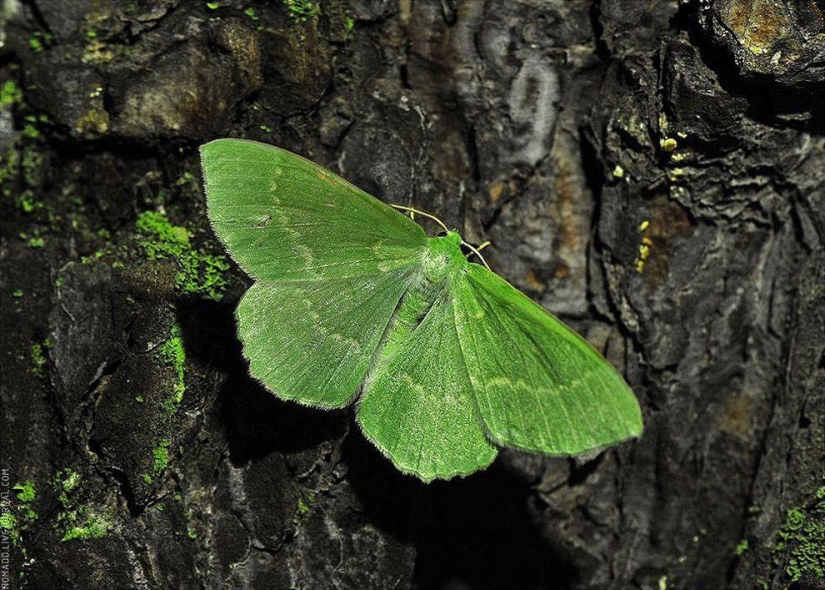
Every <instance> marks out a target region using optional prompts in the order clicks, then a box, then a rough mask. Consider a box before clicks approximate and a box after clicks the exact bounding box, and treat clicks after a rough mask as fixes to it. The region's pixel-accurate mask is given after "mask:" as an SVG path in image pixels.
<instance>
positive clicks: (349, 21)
mask: <svg viewBox="0 0 825 590" xmlns="http://www.w3.org/2000/svg"><path fill="white" fill-rule="evenodd" d="M354 28H355V19H354V18H352V17H351V16H348V17H347V21H346V29H347V33H351V32H352V30H353V29H354Z"/></svg>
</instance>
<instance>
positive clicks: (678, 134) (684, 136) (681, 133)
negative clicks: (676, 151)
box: [676, 131, 687, 139]
mask: <svg viewBox="0 0 825 590" xmlns="http://www.w3.org/2000/svg"><path fill="white" fill-rule="evenodd" d="M676 137H678V138H679V139H687V133H685V132H684V131H677V132H676Z"/></svg>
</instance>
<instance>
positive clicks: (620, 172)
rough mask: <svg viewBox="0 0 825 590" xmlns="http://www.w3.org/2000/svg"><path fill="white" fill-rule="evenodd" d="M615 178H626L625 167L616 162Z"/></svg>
mask: <svg viewBox="0 0 825 590" xmlns="http://www.w3.org/2000/svg"><path fill="white" fill-rule="evenodd" d="M613 178H624V168H622V167H621V166H619V165H618V164H616V167H615V168H613Z"/></svg>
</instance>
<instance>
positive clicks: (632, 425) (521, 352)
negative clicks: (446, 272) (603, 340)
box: [453, 264, 642, 455]
mask: <svg viewBox="0 0 825 590" xmlns="http://www.w3.org/2000/svg"><path fill="white" fill-rule="evenodd" d="M453 289H454V291H455V297H454V298H455V301H456V325H457V327H458V334H459V340H460V342H461V349H462V352H463V354H464V359H465V363H466V366H467V372H468V374H469V376H470V381H471V382H472V385H473V391H474V392H475V398H476V402H477V403H478V408H479V413H480V414H481V419H482V421H483V422H484V427H485V430H486V432H487V434H488V436H489V437H490V440H492V441H493V442H495V443H496V444H498V445H502V446H508V447H516V448H519V449H523V450H526V451H534V452H541V453H546V454H550V455H575V454H578V453H582V452H584V451H587V450H590V449H593V448H597V447H602V446H606V445H609V444H612V443H616V442H619V441H621V440H624V439H626V438H629V437H633V436H639V435H640V434H641V432H642V417H641V412H640V410H639V404H638V402H637V401H636V397H635V396H634V395H633V392H632V391H631V390H630V388H629V387H628V386H627V384H626V383H625V382H624V379H622V378H621V376H620V375H619V374H618V373H617V372H616V371H615V370H614V369H613V367H611V366H610V365H609V364H608V363H607V361H605V360H604V358H602V356H601V355H600V354H599V353H598V352H596V350H595V349H593V347H592V346H591V345H590V344H589V343H587V342H586V341H585V340H584V339H583V338H581V337H580V336H579V335H578V334H576V333H575V332H574V331H573V330H571V329H570V328H568V327H567V326H565V325H564V324H562V323H561V322H560V321H559V320H558V319H556V318H555V317H554V316H552V315H551V314H549V313H547V311H545V310H544V308H542V307H540V306H539V305H538V304H536V303H534V302H533V301H532V300H531V299H529V298H528V297H527V296H525V295H524V294H523V293H521V292H520V291H518V290H517V289H516V288H514V287H513V286H511V285H510V284H509V283H507V282H506V281H505V280H504V279H502V278H501V277H499V276H498V275H496V274H494V273H492V272H490V271H489V270H487V269H486V268H484V267H481V266H479V265H477V264H471V265H469V266H468V269H467V272H466V273H465V274H464V275H463V276H462V278H461V279H459V280H457V281H455V282H454V284H453ZM514 351H517V352H515V353H514Z"/></svg>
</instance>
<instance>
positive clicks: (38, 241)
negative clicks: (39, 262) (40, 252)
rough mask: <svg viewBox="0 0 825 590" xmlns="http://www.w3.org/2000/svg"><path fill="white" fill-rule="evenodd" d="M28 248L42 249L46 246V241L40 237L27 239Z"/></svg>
mask: <svg viewBox="0 0 825 590" xmlns="http://www.w3.org/2000/svg"><path fill="white" fill-rule="evenodd" d="M28 245H29V248H42V247H43V246H45V245H46V240H45V239H44V238H42V237H39V236H38V237H33V238H29V241H28Z"/></svg>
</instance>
